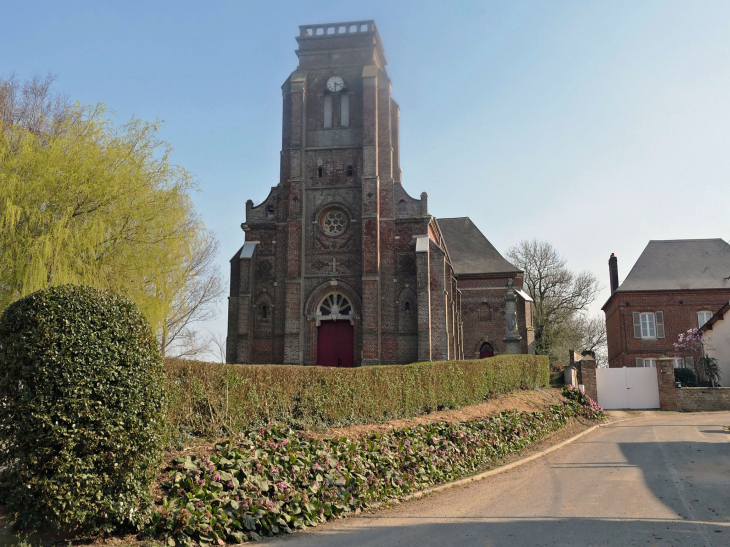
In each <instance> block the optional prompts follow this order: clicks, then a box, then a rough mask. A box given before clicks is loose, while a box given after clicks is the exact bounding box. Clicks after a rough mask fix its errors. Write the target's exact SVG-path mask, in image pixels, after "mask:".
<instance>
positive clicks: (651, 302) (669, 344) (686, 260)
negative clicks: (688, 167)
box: [602, 239, 730, 367]
mask: <svg viewBox="0 0 730 547" xmlns="http://www.w3.org/2000/svg"><path fill="white" fill-rule="evenodd" d="M608 264H609V276H610V284H611V296H610V297H609V299H608V301H607V302H606V303H605V304H604V305H603V308H602V309H603V311H604V312H605V314H606V334H607V340H608V365H609V367H636V366H656V359H657V358H658V357H666V356H668V357H672V356H673V357H675V366H683V365H684V364H688V363H690V362H691V361H690V359H692V360H694V359H696V358H697V357H698V356H697V355H686V356H685V355H682V354H678V353H677V352H676V351H675V349H674V343H675V342H676V341H677V337H678V336H679V334H680V333H684V332H686V331H687V330H689V329H692V328H695V329H696V328H698V327H701V326H702V325H703V324H704V323H705V322H707V321H708V320H709V319H710V318H711V317H712V316H713V315H714V314H715V312H716V311H717V310H718V309H720V308H721V307H722V306H723V305H724V304H725V303H727V302H728V301H729V300H730V246H728V244H727V243H726V242H725V241H723V240H722V239H684V240H671V241H653V240H652V241H649V244H648V245H647V246H646V248H645V249H644V251H643V252H642V253H641V256H640V257H639V259H638V260H637V261H636V264H634V267H633V268H632V269H631V272H629V275H628V276H627V277H626V279H625V280H624V282H623V283H622V284H621V285H619V283H618V262H617V259H616V256H615V255H613V254H612V255H611V258H610V259H609V261H608ZM685 357H686V358H687V361H684V358H685Z"/></svg>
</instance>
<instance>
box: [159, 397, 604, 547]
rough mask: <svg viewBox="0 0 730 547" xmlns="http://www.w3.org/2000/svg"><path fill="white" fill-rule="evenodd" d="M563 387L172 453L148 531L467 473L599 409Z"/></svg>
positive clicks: (189, 529) (226, 534) (290, 509)
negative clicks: (383, 423) (485, 407)
mask: <svg viewBox="0 0 730 547" xmlns="http://www.w3.org/2000/svg"><path fill="white" fill-rule="evenodd" d="M566 392H570V390H566ZM568 396H569V398H568V400H567V402H566V403H564V404H562V405H554V406H552V407H550V410H549V411H548V412H522V413H520V412H516V411H508V412H502V413H501V414H500V415H499V416H496V417H486V418H483V419H481V420H476V421H470V422H462V423H445V422H442V423H431V424H422V425H419V426H418V427H414V428H403V429H399V430H395V431H393V432H391V433H388V434H384V435H378V434H372V435H371V436H369V437H366V438H363V439H359V440H354V441H353V440H349V439H346V438H341V439H324V440H318V439H310V438H307V437H306V435H305V434H304V433H302V432H300V431H294V430H292V429H289V428H287V427H269V428H264V427H262V428H260V429H258V430H252V431H249V432H248V433H247V434H246V435H244V436H242V437H241V438H238V439H237V440H236V441H235V442H234V441H229V442H227V443H224V444H219V445H217V446H216V451H215V453H214V454H213V455H211V456H210V457H197V456H187V457H180V458H178V459H177V460H175V461H174V467H172V468H170V469H168V477H167V480H166V481H165V482H164V483H163V486H164V487H165V489H166V496H165V498H164V500H163V505H162V507H160V508H158V511H157V513H156V514H154V515H153V520H152V522H151V524H150V526H149V527H148V529H147V532H148V533H149V534H159V536H161V537H163V538H167V542H168V544H169V545H171V546H172V545H192V544H195V543H198V544H200V545H203V546H205V545H211V544H213V545H214V544H220V543H221V542H230V543H240V542H242V541H246V540H259V539H261V537H262V536H271V535H274V534H280V533H289V532H291V531H293V530H296V529H304V528H306V527H308V526H315V525H317V524H319V523H322V522H325V521H326V520H328V519H332V518H340V517H343V516H345V515H347V514H349V513H353V512H356V511H359V510H362V509H366V508H368V507H370V506H371V505H372V504H374V503H377V502H382V501H385V500H388V499H392V498H398V497H400V496H403V495H406V494H408V493H411V492H414V491H417V490H420V489H424V488H427V487H429V486H433V485H436V484H440V483H445V482H448V481H452V480H455V479H458V478H461V477H465V476H468V475H471V474H474V473H476V472H478V471H480V470H482V469H484V468H485V467H487V466H489V465H491V464H495V463H497V462H499V460H501V459H502V458H504V457H505V456H507V455H508V454H510V453H513V452H517V451H519V450H521V449H522V448H524V447H526V446H527V445H529V444H531V443H533V442H535V441H537V440H538V439H540V438H542V437H544V436H545V435H547V434H548V433H550V432H552V431H555V430H557V429H560V428H561V427H563V426H564V425H565V424H566V423H567V421H568V419H569V418H570V417H571V416H576V415H578V416H584V417H588V418H592V419H601V418H602V417H603V416H604V415H603V412H602V410H600V407H597V405H595V403H593V402H592V401H591V400H590V399H587V398H586V397H585V396H583V395H581V396H580V397H578V396H575V395H574V394H573V393H572V392H570V393H569V395H568ZM586 399H587V400H586Z"/></svg>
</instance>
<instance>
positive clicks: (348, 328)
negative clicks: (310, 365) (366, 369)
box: [317, 321, 353, 367]
mask: <svg viewBox="0 0 730 547" xmlns="http://www.w3.org/2000/svg"><path fill="white" fill-rule="evenodd" d="M317 364H318V365H320V366H323V367H351V366H353V347H352V325H350V322H349V321H322V323H321V324H320V325H319V327H318V328H317Z"/></svg>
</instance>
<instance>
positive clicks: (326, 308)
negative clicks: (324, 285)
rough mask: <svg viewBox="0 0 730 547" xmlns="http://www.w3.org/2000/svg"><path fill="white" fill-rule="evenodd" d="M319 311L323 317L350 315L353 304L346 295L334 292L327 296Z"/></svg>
mask: <svg viewBox="0 0 730 547" xmlns="http://www.w3.org/2000/svg"><path fill="white" fill-rule="evenodd" d="M318 311H319V315H321V316H322V318H330V317H334V318H336V317H337V316H347V317H350V315H351V314H352V305H351V304H350V301H349V300H348V299H347V298H346V297H345V296H344V295H342V294H340V293H337V292H333V293H330V294H328V295H327V296H325V298H324V300H322V303H321V304H320V305H319V310H318Z"/></svg>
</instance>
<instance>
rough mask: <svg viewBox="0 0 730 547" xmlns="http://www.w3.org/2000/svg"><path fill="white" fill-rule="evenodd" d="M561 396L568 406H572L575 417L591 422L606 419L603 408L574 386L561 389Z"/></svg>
mask: <svg viewBox="0 0 730 547" xmlns="http://www.w3.org/2000/svg"><path fill="white" fill-rule="evenodd" d="M563 396H564V397H565V398H566V399H568V401H569V402H568V404H569V405H571V406H572V409H573V412H574V413H575V414H576V415H577V416H583V417H585V418H590V419H591V420H602V419H604V418H605V417H606V414H605V413H604V412H603V408H601V407H600V406H599V405H598V403H596V401H594V400H593V399H591V398H590V397H588V396H587V395H586V394H584V393H582V392H581V390H580V389H578V388H577V387H575V386H571V385H569V386H565V387H563Z"/></svg>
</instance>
